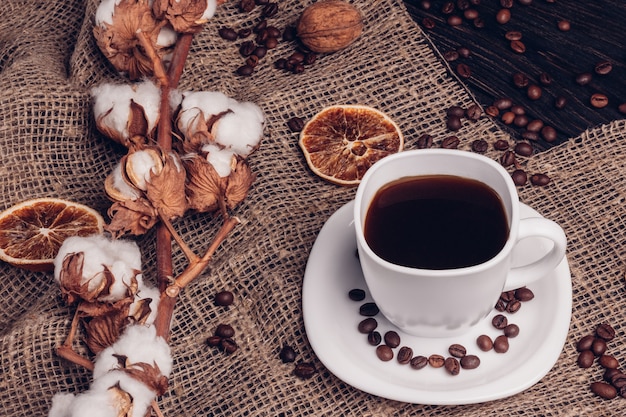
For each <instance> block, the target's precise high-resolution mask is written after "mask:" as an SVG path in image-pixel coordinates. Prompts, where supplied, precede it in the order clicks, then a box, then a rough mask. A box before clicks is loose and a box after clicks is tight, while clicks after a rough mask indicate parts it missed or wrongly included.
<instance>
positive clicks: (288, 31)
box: [282, 25, 297, 42]
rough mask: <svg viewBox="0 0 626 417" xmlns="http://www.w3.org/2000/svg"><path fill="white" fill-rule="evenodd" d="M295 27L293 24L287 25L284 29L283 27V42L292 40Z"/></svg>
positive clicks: (294, 34) (294, 37)
mask: <svg viewBox="0 0 626 417" xmlns="http://www.w3.org/2000/svg"><path fill="white" fill-rule="evenodd" d="M296 32H297V30H296V27H295V26H293V25H289V26H286V27H285V29H283V36H282V37H283V40H284V41H285V42H291V41H293V40H295V39H296Z"/></svg>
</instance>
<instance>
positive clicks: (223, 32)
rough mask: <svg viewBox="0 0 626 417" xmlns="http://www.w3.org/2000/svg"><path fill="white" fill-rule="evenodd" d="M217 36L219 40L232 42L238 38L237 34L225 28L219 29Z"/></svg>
mask: <svg viewBox="0 0 626 417" xmlns="http://www.w3.org/2000/svg"><path fill="white" fill-rule="evenodd" d="M217 34H218V35H219V36H220V38H222V39H226V40H227V41H234V40H236V39H237V37H238V35H237V32H236V31H235V30H234V29H232V28H229V27H226V26H224V27H221V28H219V30H218V31H217Z"/></svg>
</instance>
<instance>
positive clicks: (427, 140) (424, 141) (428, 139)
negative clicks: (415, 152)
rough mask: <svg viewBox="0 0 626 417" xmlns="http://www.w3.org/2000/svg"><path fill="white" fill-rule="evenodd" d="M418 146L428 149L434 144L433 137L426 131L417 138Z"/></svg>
mask: <svg viewBox="0 0 626 417" xmlns="http://www.w3.org/2000/svg"><path fill="white" fill-rule="evenodd" d="M416 144H417V148H418V149H427V148H430V147H432V146H433V137H432V136H431V135H429V134H427V133H424V134H423V135H421V136H420V137H419V138H417V143H416Z"/></svg>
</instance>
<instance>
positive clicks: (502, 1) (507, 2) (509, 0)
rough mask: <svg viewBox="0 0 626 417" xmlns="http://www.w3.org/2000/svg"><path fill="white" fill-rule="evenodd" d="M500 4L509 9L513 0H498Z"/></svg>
mask: <svg viewBox="0 0 626 417" xmlns="http://www.w3.org/2000/svg"><path fill="white" fill-rule="evenodd" d="M500 6H502V7H503V8H505V9H510V8H511V7H513V0H500Z"/></svg>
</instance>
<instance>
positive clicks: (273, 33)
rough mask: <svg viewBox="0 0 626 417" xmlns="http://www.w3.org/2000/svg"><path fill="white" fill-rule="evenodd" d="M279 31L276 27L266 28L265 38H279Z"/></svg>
mask: <svg viewBox="0 0 626 417" xmlns="http://www.w3.org/2000/svg"><path fill="white" fill-rule="evenodd" d="M280 35H281V33H280V29H278V28H277V27H276V26H268V27H267V36H268V37H270V38H276V39H278V38H280Z"/></svg>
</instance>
